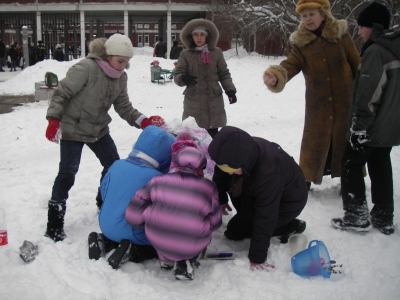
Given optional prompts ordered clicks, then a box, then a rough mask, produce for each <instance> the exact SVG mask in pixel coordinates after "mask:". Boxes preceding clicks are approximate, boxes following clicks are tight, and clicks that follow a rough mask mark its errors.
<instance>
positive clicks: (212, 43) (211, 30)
mask: <svg viewBox="0 0 400 300" xmlns="http://www.w3.org/2000/svg"><path fill="white" fill-rule="evenodd" d="M199 26H204V27H205V28H206V29H207V33H208V35H207V44H208V49H214V48H215V47H216V46H217V42H218V39H219V31H218V29H217V27H216V26H215V25H214V23H213V22H211V21H209V20H206V19H194V20H191V21H190V22H188V23H187V24H186V25H185V27H183V29H182V31H181V34H180V39H181V41H182V43H183V45H184V46H185V48H186V49H190V46H191V44H192V31H193V29H195V28H196V27H199Z"/></svg>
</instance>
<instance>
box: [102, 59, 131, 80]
mask: <svg viewBox="0 0 400 300" xmlns="http://www.w3.org/2000/svg"><path fill="white" fill-rule="evenodd" d="M96 62H97V64H98V65H99V67H100V68H101V69H102V70H103V72H104V73H106V75H107V76H108V77H111V78H119V77H121V75H122V73H124V71H119V70H117V69H114V68H113V67H111V66H110V64H109V63H108V62H106V61H104V60H100V59H96Z"/></svg>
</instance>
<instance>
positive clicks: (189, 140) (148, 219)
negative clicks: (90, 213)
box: [125, 132, 222, 280]
mask: <svg viewBox="0 0 400 300" xmlns="http://www.w3.org/2000/svg"><path fill="white" fill-rule="evenodd" d="M206 164H207V159H206V157H205V155H204V154H203V153H202V152H201V151H200V150H199V149H198V146H197V144H196V142H195V141H194V140H193V137H192V136H191V135H190V134H189V133H187V132H182V133H180V134H179V135H178V136H177V138H176V142H175V143H174V144H173V145H172V158H171V167H170V170H169V173H168V174H165V175H159V176H155V177H153V179H151V180H150V182H149V183H147V184H146V185H145V186H144V187H142V188H141V189H139V190H138V191H137V192H136V194H135V196H134V197H133V198H132V201H131V202H130V203H129V205H128V207H127V209H126V214H125V216H126V220H127V221H128V223H129V224H131V225H132V226H134V227H142V228H143V227H144V230H145V233H146V237H147V239H148V240H149V241H150V243H151V245H153V247H154V248H155V249H156V250H157V253H158V257H159V259H160V260H161V261H162V262H163V263H164V264H167V265H168V263H169V262H173V263H174V264H173V271H174V276H175V278H176V279H179V280H193V279H194V267H195V266H196V265H197V263H196V258H197V257H198V255H199V254H200V252H201V251H202V250H204V249H205V248H206V247H207V246H208V245H209V244H210V242H211V237H212V232H213V231H215V230H217V229H218V228H219V227H220V226H221V222H222V220H221V210H220V208H219V202H218V192H217V188H216V186H215V184H214V183H213V182H212V181H211V180H209V179H206V178H204V173H203V169H205V167H206ZM163 263H161V266H163V265H164V264H163Z"/></svg>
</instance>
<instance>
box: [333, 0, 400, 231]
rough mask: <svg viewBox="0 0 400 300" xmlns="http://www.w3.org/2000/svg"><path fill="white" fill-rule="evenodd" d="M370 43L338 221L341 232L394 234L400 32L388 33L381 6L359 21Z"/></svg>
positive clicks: (356, 97)
mask: <svg viewBox="0 0 400 300" xmlns="http://www.w3.org/2000/svg"><path fill="white" fill-rule="evenodd" d="M357 23H358V26H359V29H358V34H359V35H360V36H361V38H362V40H363V41H364V42H365V43H364V45H363V47H362V49H361V64H360V67H359V69H358V72H357V76H356V80H355V82H354V90H353V98H352V103H351V113H350V118H349V127H348V128H349V129H348V132H347V138H348V140H349V142H348V144H347V148H346V150H345V152H344V155H343V162H342V176H341V183H342V200H343V209H344V217H343V218H334V219H332V225H333V226H334V227H336V228H340V229H351V230H355V231H368V230H370V229H371V227H372V226H371V223H372V225H373V226H374V227H376V228H377V229H379V230H380V231H381V232H382V233H384V234H386V235H390V234H393V233H394V225H393V212H394V201H393V174H392V162H391V159H390V152H391V150H392V147H393V146H398V145H400V118H399V112H400V85H399V83H400V31H398V30H397V31H393V30H388V28H389V24H390V12H389V10H388V9H387V7H386V6H385V5H383V4H381V3H378V2H372V3H371V4H369V5H368V6H367V7H365V8H364V9H363V10H362V11H361V13H360V15H359V16H358V20H357ZM365 164H367V166H368V173H369V177H370V179H371V200H372V203H373V208H372V210H371V212H369V210H368V205H367V199H366V195H365V182H364V178H363V172H362V168H363V166H364V165H365Z"/></svg>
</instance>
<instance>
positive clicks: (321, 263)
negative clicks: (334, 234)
mask: <svg viewBox="0 0 400 300" xmlns="http://www.w3.org/2000/svg"><path fill="white" fill-rule="evenodd" d="M330 260H331V259H330V257H329V252H328V249H326V246H325V244H324V243H323V242H321V241H317V240H312V241H311V242H309V243H308V248H307V249H305V250H303V251H301V252H299V253H297V254H296V255H295V256H293V257H292V269H293V272H294V273H295V274H297V275H300V276H306V277H309V276H318V275H322V276H324V277H326V278H329V277H331V273H332V270H331V268H330V264H331V263H330Z"/></svg>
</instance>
